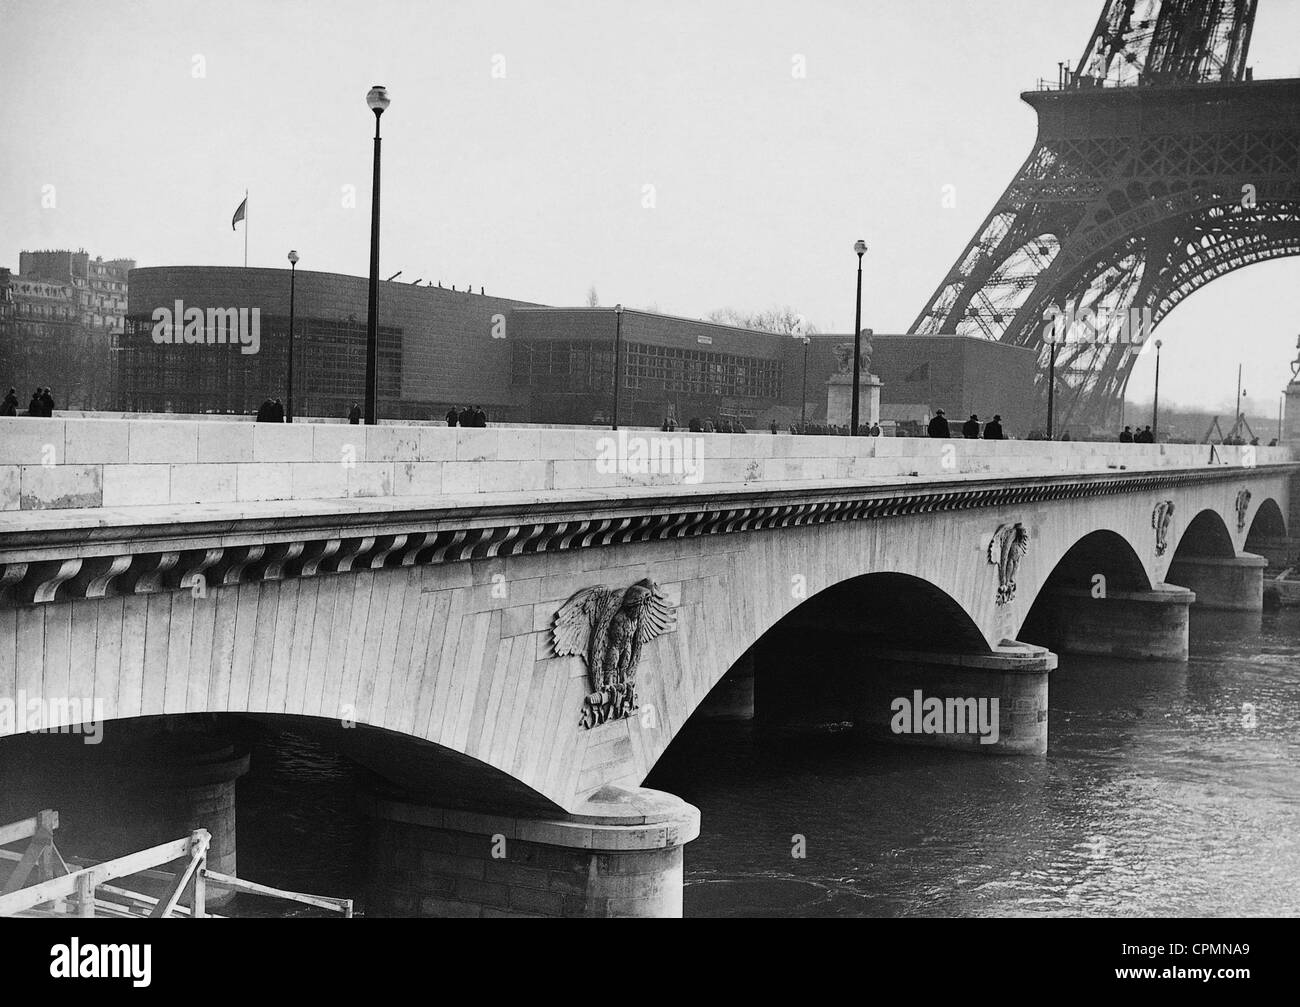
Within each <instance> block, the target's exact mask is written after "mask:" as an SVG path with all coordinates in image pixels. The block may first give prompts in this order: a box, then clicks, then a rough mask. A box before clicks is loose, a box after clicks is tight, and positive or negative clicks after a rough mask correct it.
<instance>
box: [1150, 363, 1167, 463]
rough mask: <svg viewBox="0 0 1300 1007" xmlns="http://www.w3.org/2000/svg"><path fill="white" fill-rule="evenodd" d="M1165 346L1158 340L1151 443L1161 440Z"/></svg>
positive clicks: (1152, 404)
mask: <svg viewBox="0 0 1300 1007" xmlns="http://www.w3.org/2000/svg"><path fill="white" fill-rule="evenodd" d="M1163 345H1164V343H1163V342H1161V341H1160V340H1159V339H1157V340H1156V390H1155V395H1154V396H1153V398H1152V402H1151V442H1152V443H1153V444H1154V443H1155V442H1156V441H1158V440H1159V439H1160V347H1162V346H1163Z"/></svg>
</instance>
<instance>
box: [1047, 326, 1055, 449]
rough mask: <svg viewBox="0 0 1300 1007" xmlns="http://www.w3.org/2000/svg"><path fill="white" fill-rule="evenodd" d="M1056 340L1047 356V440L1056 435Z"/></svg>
mask: <svg viewBox="0 0 1300 1007" xmlns="http://www.w3.org/2000/svg"><path fill="white" fill-rule="evenodd" d="M1055 426H1056V340H1055V339H1053V340H1052V349H1051V352H1050V353H1048V355H1047V439H1048V440H1049V441H1050V440H1055V434H1056V429H1055Z"/></svg>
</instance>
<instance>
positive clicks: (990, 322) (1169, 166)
mask: <svg viewBox="0 0 1300 1007" xmlns="http://www.w3.org/2000/svg"><path fill="white" fill-rule="evenodd" d="M1255 6H1256V4H1255V0H1108V2H1107V3H1106V7H1105V10H1104V11H1103V12H1102V16H1101V19H1100V21H1099V22H1098V24H1097V28H1096V29H1095V30H1094V32H1093V37H1092V39H1091V40H1090V41H1089V43H1088V48H1087V49H1086V50H1085V53H1084V58H1083V60H1082V61H1081V63H1080V68H1079V70H1078V71H1076V72H1073V73H1070V72H1068V71H1067V72H1065V73H1063V74H1062V77H1061V81H1060V85H1061V86H1060V87H1059V88H1057V89H1052V90H1047V89H1044V90H1039V91H1030V92H1026V93H1025V94H1022V95H1021V98H1022V99H1023V100H1024V101H1025V102H1027V103H1028V104H1029V105H1030V106H1031V107H1033V108H1034V110H1035V111H1036V112H1037V114H1038V139H1037V142H1036V143H1035V145H1034V149H1033V151H1032V152H1031V153H1030V155H1029V157H1028V158H1027V159H1026V161H1025V163H1024V165H1023V166H1022V167H1021V169H1020V171H1019V173H1018V174H1017V175H1016V178H1015V179H1014V180H1013V181H1012V183H1011V185H1010V186H1008V187H1007V190H1006V192H1004V193H1003V195H1002V197H1001V199H999V200H998V202H997V204H996V205H995V206H994V207H993V210H992V211H991V212H990V213H989V215H988V217H987V218H986V219H985V220H984V223H983V225H982V226H981V227H980V229H979V231H978V232H977V233H976V235H975V237H974V238H973V239H972V240H971V241H970V242H969V244H967V246H966V248H965V249H964V250H963V251H962V253H961V256H960V257H959V258H958V259H957V262H956V264H955V265H954V266H953V267H952V269H950V270H949V272H948V275H947V276H946V277H944V280H943V282H942V283H941V284H940V285H939V288H938V289H937V290H936V291H935V292H934V294H933V295H932V296H931V298H930V300H929V302H928V303H927V304H926V306H925V308H924V310H923V311H922V312H921V314H920V315H919V316H918V317H917V319H916V321H915V322H913V323H912V326H911V329H910V330H909V331H911V332H913V333H917V334H921V335H937V334H957V335H973V336H980V337H982V338H985V339H990V340H997V341H1001V342H1004V343H1008V344H1011V345H1015V346H1024V347H1030V348H1036V349H1037V350H1038V351H1039V359H1040V363H1041V364H1042V366H1041V367H1040V372H1039V382H1038V387H1037V389H1036V390H1037V393H1038V396H1039V401H1040V405H1042V409H1041V412H1040V415H1045V412H1046V410H1045V400H1046V396H1047V380H1048V367H1047V363H1048V358H1049V354H1050V346H1049V344H1048V343H1047V342H1045V341H1044V339H1043V335H1044V329H1045V327H1047V323H1046V322H1045V318H1047V317H1050V314H1051V310H1052V309H1053V308H1054V309H1056V310H1059V311H1062V312H1068V311H1069V310H1070V309H1071V308H1073V309H1074V310H1075V311H1081V310H1083V309H1091V310H1093V311H1095V312H1098V315H1097V318H1098V321H1099V325H1098V329H1099V332H1098V334H1097V336H1096V338H1095V339H1092V340H1089V341H1086V342H1077V341H1069V342H1066V343H1064V344H1062V345H1058V347H1057V358H1056V394H1057V403H1058V405H1057V407H1056V415H1057V423H1058V429H1059V428H1060V427H1061V426H1063V425H1064V424H1067V423H1075V424H1087V425H1091V426H1102V425H1108V424H1111V423H1113V422H1114V421H1115V420H1116V419H1117V415H1116V414H1117V412H1118V408H1119V402H1120V399H1121V397H1122V396H1123V394H1124V389H1125V387H1126V385H1127V383H1128V377H1129V374H1130V372H1131V371H1132V368H1133V365H1134V363H1135V362H1136V354H1137V351H1138V350H1139V349H1140V347H1139V346H1137V345H1135V344H1130V343H1121V342H1119V341H1118V340H1119V339H1120V338H1121V337H1122V335H1123V330H1122V325H1123V322H1122V320H1123V319H1125V318H1126V317H1129V316H1127V312H1128V311H1129V310H1130V309H1135V310H1136V311H1141V309H1143V308H1149V310H1150V316H1149V317H1150V321H1151V327H1152V328H1154V327H1155V326H1156V325H1158V324H1159V323H1160V321H1161V320H1162V319H1163V318H1164V317H1165V316H1167V315H1168V314H1169V312H1170V311H1172V310H1173V308H1174V307H1175V306H1176V305H1177V304H1178V303H1179V302H1181V301H1182V300H1183V299H1184V298H1186V297H1187V296H1188V295H1189V294H1191V293H1192V292H1193V291H1195V290H1197V289H1199V288H1200V287H1203V286H1204V285H1205V284H1207V283H1209V282H1210V280H1212V279H1214V278H1215V277H1218V276H1222V275H1223V274H1224V273H1228V272H1231V271H1232V270H1234V269H1239V268H1241V267H1242V266H1247V265H1250V264H1251V263H1254V262H1261V261H1263V260H1265V259H1271V258H1277V257H1280V256H1284V255H1296V254H1300V80H1294V79H1293V80H1272V81H1258V82H1256V81H1252V80H1250V76H1251V75H1250V72H1249V70H1248V69H1247V68H1246V65H1245V60H1246V50H1247V47H1248V45H1249V42H1250V30H1251V26H1252V24H1253V21H1254V16H1255ZM1103 320H1104V322H1103ZM1148 335H1149V333H1148ZM1148 341H1149V340H1148Z"/></svg>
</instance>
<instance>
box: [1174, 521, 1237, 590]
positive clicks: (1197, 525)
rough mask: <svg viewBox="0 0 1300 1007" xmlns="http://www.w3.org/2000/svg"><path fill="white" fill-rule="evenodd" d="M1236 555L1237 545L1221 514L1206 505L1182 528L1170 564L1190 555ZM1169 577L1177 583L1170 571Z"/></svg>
mask: <svg viewBox="0 0 1300 1007" xmlns="http://www.w3.org/2000/svg"><path fill="white" fill-rule="evenodd" d="M1236 555H1237V547H1236V545H1234V544H1233V541H1232V532H1230V531H1229V530H1228V525H1227V522H1226V521H1224V520H1223V515H1222V514H1220V513H1219V512H1218V511H1217V510H1216V509H1214V508H1213V507H1207V508H1205V509H1204V510H1202V511H1201V512H1199V513H1198V514H1197V515H1196V516H1195V517H1193V518H1192V519H1191V521H1189V522H1188V523H1187V524H1186V526H1185V527H1184V528H1183V532H1182V534H1181V535H1179V536H1178V545H1177V547H1176V548H1175V549H1174V553H1173V559H1172V561H1171V563H1170V566H1171V569H1172V567H1173V566H1174V565H1175V564H1177V562H1178V561H1179V560H1180V559H1187V558H1189V557H1192V556H1205V557H1224V558H1231V557H1233V556H1236ZM1171 577H1172V579H1173V580H1174V582H1175V583H1177V578H1176V577H1173V574H1172V573H1171Z"/></svg>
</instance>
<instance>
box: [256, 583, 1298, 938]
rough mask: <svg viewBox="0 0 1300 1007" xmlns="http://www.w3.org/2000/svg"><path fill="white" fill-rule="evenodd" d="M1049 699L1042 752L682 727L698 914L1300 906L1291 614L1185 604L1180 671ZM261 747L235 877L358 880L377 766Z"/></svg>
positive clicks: (293, 742)
mask: <svg viewBox="0 0 1300 1007" xmlns="http://www.w3.org/2000/svg"><path fill="white" fill-rule="evenodd" d="M1050 701H1051V712H1050V721H1049V730H1050V735H1049V746H1050V750H1049V754H1048V756H1047V758H1045V759H1032V758H994V757H979V756H973V755H968V754H962V753H949V752H941V751H928V750H925V749H920V748H894V747H889V746H879V745H872V744H867V743H864V742H863V741H861V740H860V739H858V738H857V737H855V736H854V735H852V734H850V733H840V734H831V735H823V736H818V737H807V736H804V737H800V738H798V739H797V740H792V739H786V740H776V739H773V738H771V737H770V736H767V735H763V734H761V733H759V732H756V731H755V730H754V729H753V728H752V726H750V725H747V724H723V723H694V722H692V723H691V724H689V725H688V726H687V729H686V731H684V732H683V734H682V735H681V736H680V737H679V739H678V740H677V741H676V742H674V744H673V746H672V748H671V749H670V750H669V752H668V753H667V754H666V756H665V758H664V760H662V761H661V763H660V765H659V766H657V767H656V768H655V771H654V773H653V774H652V775H651V777H650V778H649V779H648V780H647V781H646V784H647V785H648V786H652V787H656V788H658V789H661V790H667V791H669V792H671V793H675V794H678V795H680V796H681V797H683V798H685V799H686V800H688V801H690V802H691V803H693V804H695V805H696V806H697V807H699V809H700V812H701V818H702V830H703V831H702V833H701V835H700V838H699V839H698V840H696V841H695V842H693V843H691V844H690V845H689V846H688V847H687V848H686V892H685V906H686V915H687V916H1120V915H1122V916H1183V915H1188V916H1219V915H1225V916H1237V915H1243V916H1253V915H1259V916H1294V915H1297V914H1300V610H1294V609H1293V610H1286V611H1282V612H1266V613H1264V614H1263V616H1262V618H1261V616H1259V615H1258V614H1256V615H1244V616H1237V615H1235V614H1231V613H1199V612H1198V613H1194V614H1193V623H1192V658H1191V660H1190V662H1188V663H1187V664H1186V665H1183V664H1177V663H1170V664H1166V663H1148V662H1129V661H1120V660H1112V659H1101V658H1081V657H1068V656H1063V657H1062V658H1061V662H1060V667H1059V669H1058V670H1057V671H1056V672H1054V673H1053V675H1052V678H1051V685H1050ZM253 745H254V751H253V765H254V767H255V769H254V771H253V772H252V773H251V774H250V775H249V776H248V777H246V778H245V779H244V780H242V781H241V782H240V784H239V873H240V875H241V876H244V877H248V878H250V879H252V880H256V881H263V882H266V883H270V884H279V885H286V886H289V887H294V888H297V889H298V890H300V891H310V892H316V893H319V894H328V895H345V896H346V895H354V896H359V895H360V886H361V880H360V878H361V870H362V863H363V861H364V855H363V849H364V845H363V844H364V828H365V826H364V820H363V818H362V816H361V813H360V811H359V810H358V806H357V805H356V804H355V802H354V799H353V798H354V793H356V792H359V791H360V790H361V789H362V788H364V785H365V780H364V773H362V772H361V771H360V770H357V769H356V768H354V767H352V766H351V765H350V764H349V763H347V762H346V761H345V760H343V759H341V758H339V757H337V756H334V755H332V754H331V753H328V752H325V751H322V750H321V749H320V748H318V747H317V746H315V745H314V744H312V743H311V742H309V741H307V740H306V739H302V738H298V737H295V736H294V735H291V734H284V733H275V734H262V735H260V736H259V737H257V738H255V739H254V742H253ZM799 837H802V844H800V843H799V842H798V839H799ZM800 845H801V846H802V852H803V854H804V856H802V857H797V856H794V855H793V854H794V853H795V852H799V851H798V849H797V847H799V846H800ZM246 902H247V900H241V903H240V907H239V909H238V912H239V913H240V914H245V913H252V912H257V911H276V908H278V907H276V904H266V905H267V908H265V909H261V910H259V909H257V908H255V907H254V906H251V905H247V904H246ZM272 907H276V908H272Z"/></svg>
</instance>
